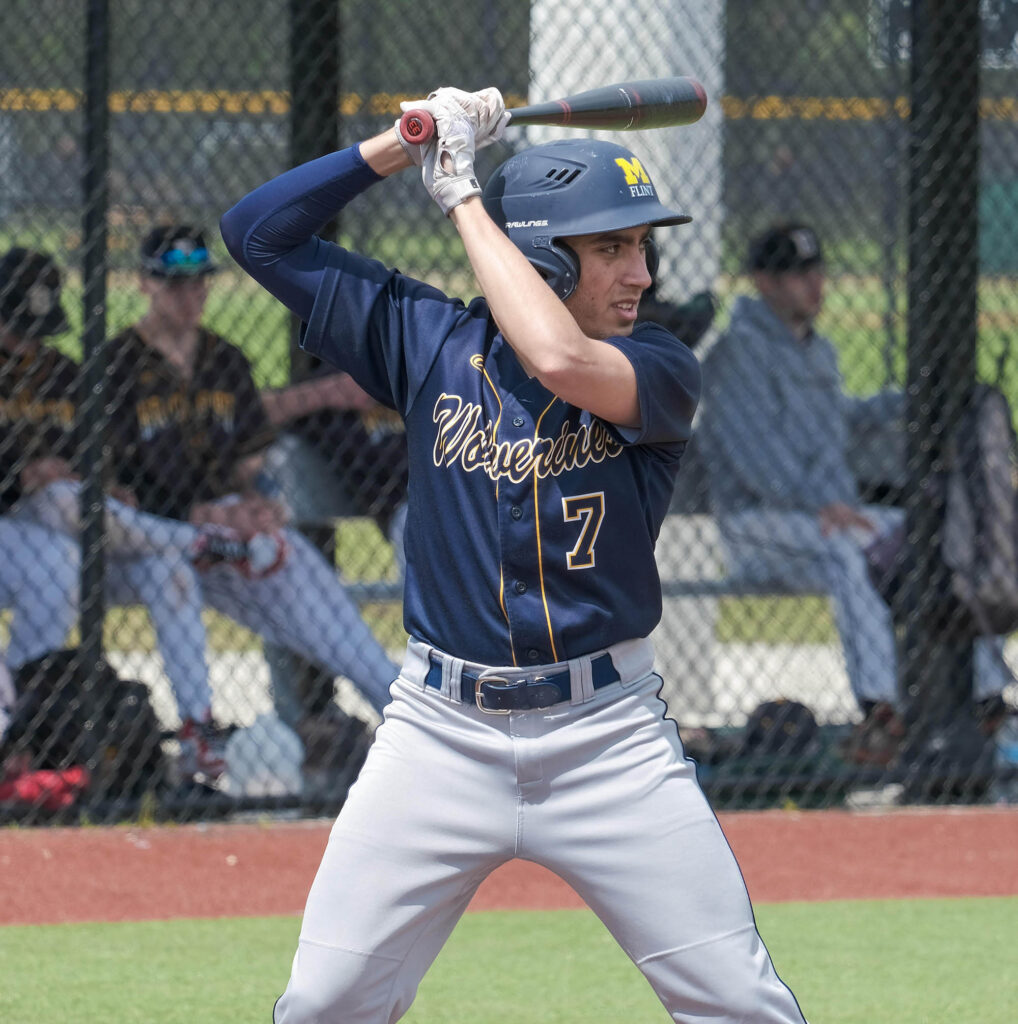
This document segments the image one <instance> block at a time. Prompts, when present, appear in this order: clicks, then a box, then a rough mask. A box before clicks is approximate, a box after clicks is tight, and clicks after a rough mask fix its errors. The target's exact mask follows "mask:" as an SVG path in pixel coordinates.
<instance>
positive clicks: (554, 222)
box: [482, 139, 693, 299]
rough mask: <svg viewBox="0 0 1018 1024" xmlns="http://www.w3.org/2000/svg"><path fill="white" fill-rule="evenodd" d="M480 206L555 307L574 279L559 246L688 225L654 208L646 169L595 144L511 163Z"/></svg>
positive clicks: (550, 148) (576, 144)
mask: <svg viewBox="0 0 1018 1024" xmlns="http://www.w3.org/2000/svg"><path fill="white" fill-rule="evenodd" d="M482 199H483V201H484V207H485V209H486V210H487V211H488V214H489V216H490V217H491V218H492V220H494V221H495V223H496V224H498V225H500V226H501V228H502V230H503V231H505V233H506V234H507V235H508V236H509V238H510V239H511V240H512V241H513V242H514V243H515V245H516V247H517V248H518V249H520V250H521V252H522V253H523V255H524V256H526V257H527V259H528V260H529V261H530V262H531V264H532V265H533V266H534V267H535V268H536V269H537V271H538V273H540V275H541V276H542V277H543V278H544V279H545V280H546V281H547V282H548V284H549V285H550V286H551V287H552V289H553V290H554V292H555V294H556V295H557V296H558V297H559V298H560V299H566V298H568V297H569V296H570V295H571V294H572V293H573V290H574V289H575V288H576V284H577V281H578V280H579V277H580V265H579V261H578V260H577V258H576V254H575V253H574V252H573V251H572V250H571V249H570V248H569V246H568V245H565V244H564V243H563V242H562V239H563V238H566V237H568V236H570V235H593V234H598V233H600V232H602V231H616V230H621V229H623V228H634V227H639V226H640V225H642V224H650V225H652V226H655V227H658V226H661V227H663V226H666V225H669V224H687V223H688V222H689V221H691V220H692V219H693V218H692V217H689V216H687V215H686V214H684V213H679V212H677V211H676V210H669V209H668V208H667V207H665V206H662V205H661V203H660V201H659V200H658V198H657V191H656V189H655V188H654V185H653V183H652V182H651V180H650V175H649V174H648V173H647V170H646V168H645V167H644V166H643V164H642V163H641V162H640V160H639V159H638V158H637V157H635V156H634V155H633V154H632V153H631V152H630V151H629V150H628V149H625V148H623V147H622V146H618V145H616V144H615V143H614V142H603V141H601V140H598V139H585V140H582V141H579V140H571V139H570V140H562V141H559V142H549V143H546V144H545V145H542V146H534V147H533V148H531V149H526V150H523V151H522V152H520V153H517V154H516V155H515V156H511V157H510V158H509V159H508V160H506V161H505V163H503V164H502V165H501V166H500V167H499V168H498V169H497V170H496V171H495V173H494V174H493V175H492V176H491V178H489V179H488V183H487V185H486V186H485V188H484V194H483V196H482Z"/></svg>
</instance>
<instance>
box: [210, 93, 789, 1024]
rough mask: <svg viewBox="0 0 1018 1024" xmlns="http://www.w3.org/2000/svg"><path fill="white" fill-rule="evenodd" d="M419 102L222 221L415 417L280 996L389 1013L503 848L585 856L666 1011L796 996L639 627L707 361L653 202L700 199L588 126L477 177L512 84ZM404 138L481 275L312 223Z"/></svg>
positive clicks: (312, 340)
mask: <svg viewBox="0 0 1018 1024" xmlns="http://www.w3.org/2000/svg"><path fill="white" fill-rule="evenodd" d="M411 105H412V106H413V107H417V108H420V107H422V106H423V107H424V108H425V109H427V110H428V111H429V112H430V113H431V114H432V115H433V117H434V119H435V123H436V127H437V138H436V139H434V140H432V141H431V142H429V143H427V144H425V145H423V146H413V145H409V144H407V143H406V142H404V141H403V139H402V137H401V135H400V134H399V132H398V128H397V130H395V131H389V132H386V133H384V134H382V135H379V136H377V137H375V138H372V139H369V140H367V141H365V142H362V143H361V144H360V145H359V146H354V147H352V148H350V149H346V150H342V151H340V152H338V153H334V154H332V155H330V156H326V157H323V158H321V159H319V160H315V161H313V162H311V163H309V164H305V165H304V166H301V167H298V168H295V169H294V170H291V171H288V172H287V173H285V174H283V175H281V176H280V177H278V178H276V179H274V180H273V181H270V182H269V183H268V184H266V185H263V186H261V187H260V188H258V189H256V190H255V191H254V192H252V193H251V194H250V195H248V196H247V197H245V198H244V199H243V200H241V201H240V202H239V203H238V204H237V205H236V206H235V207H234V208H233V209H232V210H230V211H229V212H228V213H227V214H226V215H225V216H224V217H223V221H222V230H223V237H224V238H225V239H226V242H227V245H228V246H229V248H230V251H231V252H232V253H233V255H234V256H235V257H236V259H237V260H238V261H239V262H240V263H241V264H242V266H244V268H245V269H246V270H247V271H248V273H250V274H251V275H252V277H254V278H255V279H256V280H258V281H259V282H261V283H262V284H263V285H264V286H265V287H266V288H267V289H268V290H269V291H271V292H272V294H274V295H275V296H277V297H278V298H279V299H280V300H282V301H283V302H284V303H285V304H286V305H287V306H288V307H289V308H290V309H292V310H293V311H294V312H295V313H296V314H297V315H298V316H299V317H301V319H302V320H303V321H304V322H305V324H306V329H305V332H304V337H303V345H304V347H305V348H306V349H307V350H308V351H310V352H313V353H314V354H315V355H317V356H320V357H322V358H323V359H325V360H327V361H328V362H330V363H333V364H335V365H336V366H337V367H341V368H342V369H344V370H346V371H347V372H349V373H350V374H352V375H353V377H354V378H355V379H356V380H357V381H358V383H359V384H360V385H361V386H362V387H363V388H365V389H366V390H367V391H368V392H370V393H371V394H372V395H373V396H374V397H375V398H377V399H378V400H379V401H382V402H385V403H387V404H389V405H391V406H393V407H394V408H395V409H396V410H397V411H398V412H399V413H400V414H401V415H402V416H403V418H404V420H405V422H406V433H407V441H408V445H409V458H410V488H409V514H408V523H407V530H406V556H407V572H406V595H405V625H406V629H407V632H408V633H409V635H410V641H409V644H408V647H407V652H406V658H405V661H404V663H403V667H402V669H401V671H400V675H399V678H398V679H396V680H395V682H394V683H393V685H392V687H391V694H392V702H391V703H390V704H389V706H388V708H387V709H386V711H385V721H384V723H383V724H382V725H381V727H380V728H379V729H378V732H377V734H376V738H375V742H374V745H373V746H372V748H371V751H370V754H369V756H368V759H367V761H366V763H365V765H364V768H363V770H362V771H361V775H360V778H359V779H358V780H357V782H356V783H355V784H354V786H353V787H352V789H351V791H350V794H349V798H348V800H347V802H346V805H345V806H344V808H343V810H342V813H341V814H340V815H339V818H338V819H337V821H336V824H335V826H334V828H333V830H332V835H331V838H330V840H329V845H328V848H327V850H326V852H325V855H324V857H323V858H322V863H321V866H320V867H319V870H318V874H317V877H316V878H315V881H314V884H313V886H312V888H311V892H310V895H309V896H308V902H307V907H306V909H305V913H304V920H303V925H302V928H301V935H300V942H299V945H298V948H297V953H296V956H295V957H294V961H293V970H292V974H291V977H290V982H289V984H288V986H287V988H286V991H285V992H284V993H283V995H282V996H281V998H280V999H279V1001H278V1002H277V1004H276V1007H275V1016H274V1019H275V1021H276V1022H277V1024H294V1022H298V1021H300V1022H311V1021H315V1022H323V1021H329V1022H335V1024H368V1022H371V1024H386V1022H392V1021H396V1020H399V1018H400V1017H402V1016H403V1015H404V1014H405V1013H406V1011H407V1009H408V1008H409V1006H410V1004H411V1002H412V1001H413V998H414V994H415V992H416V991H417V986H418V983H419V982H420V980H421V978H422V976H423V975H424V973H425V971H426V970H427V969H428V967H429V965H430V964H431V963H432V961H433V960H434V958H435V956H436V955H437V954H438V952H439V950H440V949H441V948H442V945H443V943H444V942H445V940H446V939H447V938H448V936H449V934H450V932H451V931H452V929H453V927H454V925H455V924H456V922H457V920H458V919H459V917H460V915H461V914H462V912H463V911H464V909H465V908H466V906H467V904H468V903H469V902H470V898H471V896H472V895H473V894H474V892H475V890H476V889H477V887H478V885H479V884H480V883H481V881H482V880H483V879H484V878H485V877H486V876H487V875H488V874H489V873H490V872H491V871H492V870H494V869H495V868H497V867H498V866H499V865H500V864H502V863H504V862H505V861H507V860H510V859H512V858H514V857H520V858H523V859H525V860H531V861H534V862H536V863H539V864H543V865H544V866H545V867H547V868H550V869H551V870H552V871H554V872H555V873H556V874H558V875H560V876H561V877H562V878H564V879H565V880H566V881H567V882H568V883H569V884H570V885H571V886H573V888H574V889H575V890H576V891H577V892H578V893H579V894H580V896H581V897H582V898H583V899H584V900H585V901H586V902H587V904H588V905H589V906H590V907H591V908H592V909H593V910H594V912H595V913H596V914H597V915H598V916H599V917H600V918H601V920H602V921H604V923H605V924H606V925H607V927H608V928H609V929H610V930H611V932H612V934H613V935H614V936H615V938H616V939H617V940H618V942H619V943H620V945H621V946H622V947H623V948H624V949H625V950H626V952H627V953H628V954H629V955H630V957H631V958H632V959H633V961H634V962H635V963H636V965H637V966H638V967H639V969H640V970H641V971H642V972H643V974H644V975H645V977H646V978H647V980H648V981H649V982H650V984H651V985H652V986H653V988H654V991H655V992H656V993H657V995H658V997H659V998H660V1000H661V1002H662V1003H663V1004H664V1006H665V1008H666V1009H667V1011H668V1013H669V1014H670V1015H671V1018H672V1019H673V1020H676V1021H687V1022H693V1021H708V1020H709V1021H711V1022H712V1024H736V1022H740V1024H750V1022H752V1024H792V1022H794V1024H802V1022H803V1016H802V1013H801V1011H800V1010H799V1007H798V1005H797V1003H796V1001H795V998H794V997H793V995H792V993H791V992H790V991H789V989H788V988H787V987H786V986H785V985H784V983H783V982H782V981H781V979H780V978H779V977H778V976H777V974H776V973H775V971H774V968H773V966H772V964H771V961H770V957H769V956H768V953H767V950H766V949H765V947H764V945H763V943H762V941H761V939H760V936H759V934H758V933H757V930H756V926H755V923H754V920H753V914H752V910H751V908H750V902H749V897H748V895H747V893H746V888H745V885H744V884H743V881H742V877H741V875H740V872H739V869H738V866H737V865H736V862H735V858H734V856H733V855H732V853H731V850H730V849H729V847H728V844H727V843H726V841H725V838H724V835H723V834H722V832H721V828H720V826H719V825H718V822H717V820H716V818H715V817H714V814H713V813H712V812H711V809H710V807H709V805H708V803H707V801H706V799H705V797H704V795H703V793H702V792H701V790H700V788H699V787H698V785H697V782H696V776H695V772H694V768H693V765H692V763H691V762H689V761H687V760H686V759H685V758H684V756H683V752H682V746H681V743H680V741H679V736H678V731H677V729H676V727H675V724H674V723H673V722H672V721H670V720H666V719H665V718H664V717H663V712H664V710H665V706H664V704H663V703H662V702H661V701H660V700H658V698H657V691H658V688H659V686H660V683H661V680H660V677H659V676H658V675H657V674H656V673H655V671H654V665H653V650H652V648H651V643H650V641H649V640H648V639H646V638H647V636H648V635H649V634H650V632H651V630H653V628H654V626H655V625H656V624H657V622H658V618H659V616H660V612H661V588H660V582H659V580H658V575H657V570H656V567H655V562H654V543H655V540H656V538H657V533H658V529H659V527H660V525H661V521H662V519H663V518H664V515H665V513H666V511H667V508H668V503H669V499H670V496H671V493H672V486H673V483H674V479H675V474H676V473H677V472H678V470H679V463H680V460H681V457H682V452H683V449H684V447H685V445H686V442H687V441H688V439H689V436H690V430H691V423H692V419H693V413H694V411H695V409H696V404H697V399H698V397H699V391H700V372H699V368H698V366H697V363H696V361H695V359H694V358H693V356H692V354H691V353H690V351H689V350H688V349H687V348H686V347H685V346H684V345H683V344H682V342H681V341H679V340H678V339H677V338H675V337H674V336H672V335H671V334H669V333H668V332H667V331H666V330H664V329H663V328H661V327H658V326H656V325H654V324H649V323H645V324H640V325H637V323H636V316H637V313H636V310H637V303H638V302H639V299H640V295H641V294H642V293H643V291H644V289H645V288H646V287H647V286H648V285H649V284H650V274H649V272H648V262H647V261H648V257H652V252H653V250H652V243H651V239H650V235H651V230H652V229H653V228H656V227H664V226H668V225H673V224H682V223H684V222H686V221H688V220H689V219H690V218H689V217H687V216H685V215H684V214H682V213H679V212H677V211H675V210H673V209H669V208H667V207H666V206H664V205H662V203H661V201H660V199H659V197H658V195H657V192H656V190H655V187H654V185H653V182H652V180H651V178H650V175H649V173H648V170H647V168H646V167H644V166H643V164H642V162H641V161H640V159H639V158H638V157H637V156H634V154H633V153H631V152H629V151H628V150H626V149H624V148H622V147H620V146H616V145H613V144H610V143H607V142H595V141H583V140H574V141H568V142H558V143H550V144H547V145H543V146H538V147H535V148H532V149H528V150H524V151H522V152H520V153H517V154H516V155H515V156H513V157H511V158H510V159H509V160H507V161H506V162H505V163H504V164H502V166H501V167H499V169H498V170H497V171H496V172H495V174H494V175H493V176H492V177H491V179H490V180H489V181H488V183H487V185H486V187H485V189H484V194H483V198H482V195H481V188H480V186H479V184H478V182H477V179H476V178H475V176H474V152H475V150H476V149H477V148H478V147H480V146H484V145H487V144H488V143H490V142H492V141H494V140H495V139H497V138H498V137H499V136H500V135H501V133H502V130H503V129H504V127H505V120H506V119H505V114H504V106H503V103H502V98H501V96H500V95H499V94H498V93H497V91H496V90H494V89H486V90H483V91H481V92H478V93H467V92H461V91H460V90H456V89H439V90H438V91H437V92H435V93H433V94H432V95H431V96H430V97H429V98H428V99H427V100H426V101H415V102H414V103H413V104H407V105H406V106H411ZM411 163H416V164H418V165H419V166H420V167H421V172H422V177H423V179H424V184H425V186H426V188H427V189H428V191H429V193H430V194H431V195H432V197H433V198H434V199H435V201H436V202H437V203H438V205H439V206H440V208H441V209H442V211H443V212H444V213H446V214H447V215H448V216H449V219H450V220H451V221H452V222H453V224H454V225H455V227H456V229H457V231H458V232H459V234H460V237H461V239H462V241H463V244H464V246H465V247H466V252H467V255H468V257H469V259H470V263H471V265H472V267H473V270H474V273H475V275H476V277H477V281H478V283H479V285H480V288H481V291H482V292H483V296H484V297H483V298H480V299H476V300H474V301H473V302H471V303H470V304H469V305H464V304H463V303H462V302H461V301H459V300H457V299H453V298H450V297H448V296H446V295H444V294H443V293H442V292H441V291H439V290H437V289H436V288H433V287H431V286H429V285H426V284H424V283H422V282H420V281H416V280H413V279H411V278H408V277H405V276H403V275H402V274H400V273H398V272H397V271H395V270H390V269H388V268H386V267H385V266H383V265H382V264H381V263H377V262H375V261H373V260H370V259H367V258H365V257H364V256H360V255H357V254H355V253H352V252H348V251H346V250H344V249H342V248H339V247H338V246H336V245H332V244H330V243H328V242H325V241H323V240H322V239H320V238H318V237H316V235H315V231H316V230H317V229H318V228H319V226H320V225H322V224H324V223H325V222H327V221H329V220H330V219H331V218H332V217H333V216H334V215H335V214H336V213H337V212H338V211H339V210H341V209H342V208H343V206H345V204H346V203H347V202H349V201H350V200H351V199H353V198H354V197H356V196H357V195H358V194H359V193H361V192H363V191H364V190H365V189H367V188H368V187H369V186H371V185H374V184H375V183H377V182H379V181H380V180H381V179H383V178H385V177H387V176H388V175H390V174H393V173H394V172H396V171H400V170H402V169H404V168H406V167H408V166H410V164H411ZM563 952H567V951H563ZM533 953H534V956H535V957H540V958H546V957H548V956H554V955H555V953H554V951H551V950H544V949H535V950H534V951H533Z"/></svg>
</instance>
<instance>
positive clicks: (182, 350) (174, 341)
mask: <svg viewBox="0 0 1018 1024" xmlns="http://www.w3.org/2000/svg"><path fill="white" fill-rule="evenodd" d="M135 329H136V330H137V332H138V334H139V335H140V336H141V339H142V340H143V341H144V342H145V344H146V345H150V346H151V347H152V348H154V349H155V350H156V351H157V352H158V353H159V354H160V355H161V356H163V358H164V359H166V360H167V361H168V362H170V363H171V364H172V365H173V366H174V367H175V368H176V369H177V370H178V371H179V372H180V373H181V374H183V375H184V376H185V377H190V376H191V370H192V368H193V366H194V357H195V353H196V352H197V350H198V339H199V338H200V337H201V328H200V327H199V326H195V327H191V328H188V329H186V330H183V331H182V330H180V329H179V328H178V327H174V326H171V325H170V324H167V323H164V322H162V321H160V320H159V319H157V318H156V317H153V316H151V315H146V316H143V317H142V318H141V320H139V321H138V323H137V324H136V326H135Z"/></svg>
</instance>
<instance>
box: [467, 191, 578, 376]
mask: <svg viewBox="0 0 1018 1024" xmlns="http://www.w3.org/2000/svg"><path fill="white" fill-rule="evenodd" d="M451 219H452V221H453V223H454V224H455V225H456V228H457V230H458V231H459V233H460V237H461V238H462V239H463V245H464V247H465V248H466V251H467V256H468V258H469V259H470V264H471V266H472V267H473V270H474V275H475V276H476V278H477V283H478V284H479V285H480V287H481V291H482V292H483V293H484V297H485V298H486V299H487V300H488V306H489V307H490V309H491V312H492V315H493V316H494V317H495V320H496V322H497V323H498V326H499V329H500V330H501V331H502V334H503V336H504V337H505V339H506V341H508V342H509V344H510V345H512V347H513V350H514V351H515V352H516V354H517V356H519V358H520V359H521V360H522V361H523V362H524V364H525V365H526V367H527V368H528V370H529V372H530V373H532V374H533V375H534V376H538V377H541V378H542V380H543V376H544V375H547V374H549V373H551V374H554V373H555V372H556V369H557V367H558V365H559V364H560V363H571V362H572V361H573V360H574V359H575V358H577V357H578V356H579V355H580V354H581V353H582V351H583V349H584V348H585V347H586V344H587V342H588V341H589V339H587V338H586V337H585V336H584V335H583V334H582V332H581V331H580V329H579V327H578V326H577V324H576V321H575V320H574V319H573V317H572V315H571V314H570V313H569V311H568V310H567V309H566V307H565V306H564V305H563V304H562V302H561V301H560V300H559V299H558V297H557V296H556V295H555V293H554V292H552V290H551V289H550V288H549V287H548V285H547V284H546V283H545V282H544V281H543V280H542V279H541V276H540V274H538V273H537V271H536V270H535V269H534V268H533V267H532V266H531V265H530V263H529V262H528V261H527V259H526V257H525V256H524V255H523V254H522V253H521V252H520V251H519V249H517V248H516V246H515V245H513V244H512V242H511V241H509V239H508V238H507V237H506V236H505V234H503V232H502V231H501V230H500V229H499V228H498V226H497V225H496V224H495V223H494V221H492V220H491V218H490V217H489V216H488V215H487V213H485V211H484V207H483V206H482V204H481V200H480V199H469V200H467V201H466V202H465V203H462V204H460V205H459V206H457V207H456V208H455V209H454V210H453V211H452V214H451Z"/></svg>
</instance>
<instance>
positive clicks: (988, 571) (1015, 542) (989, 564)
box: [866, 384, 1018, 637]
mask: <svg viewBox="0 0 1018 1024" xmlns="http://www.w3.org/2000/svg"><path fill="white" fill-rule="evenodd" d="M1016 450H1018V439H1016V435H1015V430H1014V426H1013V425H1012V419H1011V408H1010V406H1009V404H1008V401H1007V399H1006V398H1005V397H1004V395H1003V393H1002V392H1001V391H1000V390H999V389H998V388H995V387H992V386H990V385H988V384H977V385H976V386H975V387H974V389H973V391H972V393H971V395H970V398H969V402H968V403H967V405H966V407H965V411H964V413H963V414H962V416H961V419H960V420H959V423H958V426H957V428H956V430H955V433H954V435H953V436H952V437H951V439H950V442H949V444H948V446H947V457H946V468H945V470H944V472H943V473H942V474H941V476H940V478H939V479H938V481H937V483H936V485H935V486H937V487H940V488H942V489H943V490H942V491H941V493H942V494H943V498H944V523H943V529H942V533H941V541H940V551H939V555H940V559H941V561H942V563H943V565H944V568H945V570H946V571H947V573H948V574H949V579H950V593H951V600H952V605H953V611H952V615H951V619H952V625H953V628H954V631H955V632H956V633H958V634H964V633H967V634H968V635H970V636H972V637H975V636H1002V635H1005V634H1007V633H1011V632H1013V631H1014V630H1016V629H1018V476H1016V462H1015V457H1016ZM866 555H867V559H868V561H869V568H870V574H871V577H872V579H873V582H874V584H875V585H876V587H877V589H878V590H879V591H880V592H881V594H882V595H883V596H884V598H885V599H886V600H887V601H888V603H890V604H892V605H893V603H894V601H895V598H896V595H897V593H898V592H899V590H900V588H901V587H902V586H903V585H904V581H905V579H906V577H907V575H908V573H909V572H910V571H912V570H911V559H910V558H909V553H908V550H907V539H906V529H905V527H904V526H901V527H899V528H898V529H897V530H895V531H894V532H893V533H892V534H890V535H887V536H883V537H880V538H878V539H877V540H876V541H874V543H873V544H871V545H870V547H869V548H868V549H867V551H866Z"/></svg>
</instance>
